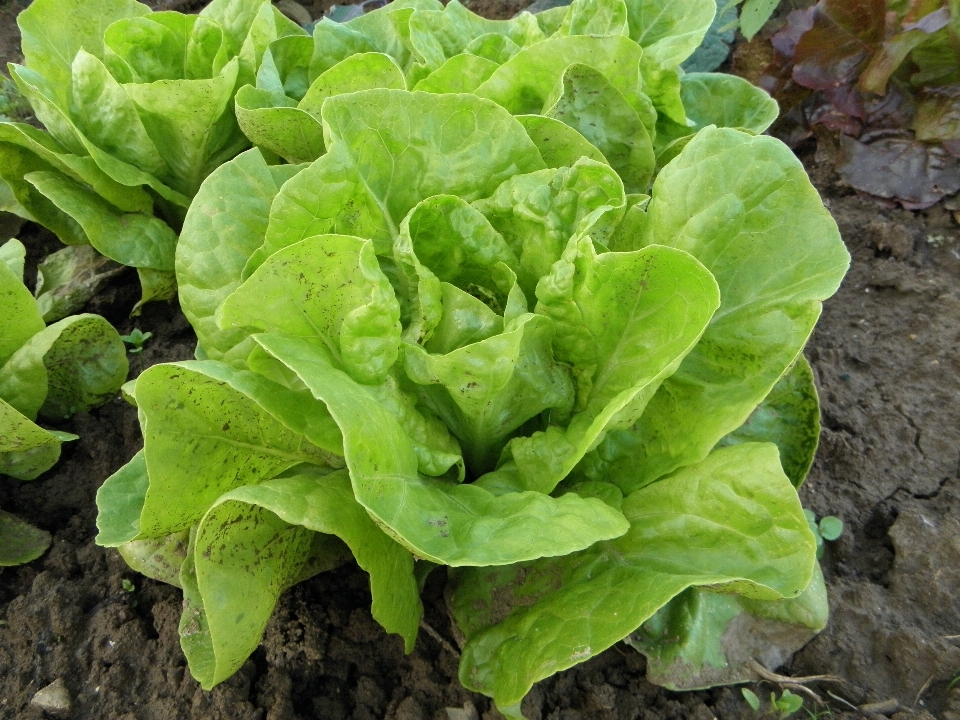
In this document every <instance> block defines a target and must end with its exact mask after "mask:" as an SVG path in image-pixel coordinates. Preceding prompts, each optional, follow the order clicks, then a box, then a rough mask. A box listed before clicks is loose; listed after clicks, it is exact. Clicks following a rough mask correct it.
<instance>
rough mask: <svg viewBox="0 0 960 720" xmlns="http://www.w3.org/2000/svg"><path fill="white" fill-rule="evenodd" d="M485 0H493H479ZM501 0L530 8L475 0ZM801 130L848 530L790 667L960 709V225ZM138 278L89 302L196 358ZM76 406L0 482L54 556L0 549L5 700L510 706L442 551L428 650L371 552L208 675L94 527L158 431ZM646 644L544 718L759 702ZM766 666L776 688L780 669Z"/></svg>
mask: <svg viewBox="0 0 960 720" xmlns="http://www.w3.org/2000/svg"><path fill="white" fill-rule="evenodd" d="M481 2H482V3H492V0H478V2H477V3H476V4H475V5H474V7H475V8H477V9H481V8H479V4H480V3H481ZM15 6H16V3H13V2H7V3H4V4H2V5H0V56H2V57H3V58H4V59H8V58H12V57H15V56H16V55H17V48H16V41H15V32H13V33H11V31H10V28H9V17H8V15H10V14H11V13H10V12H9V10H10V8H11V7H15ZM496 7H499V8H501V10H502V12H501V13H500V14H501V15H502V16H506V15H509V14H512V12H513V6H512V5H511V6H510V7H509V8H506V9H505V10H504V9H503V8H504V5H503V3H500V4H499V5H496V6H494V5H493V4H490V5H489V6H488V5H487V4H485V5H484V6H483V8H482V9H484V11H485V12H486V14H488V15H491V14H494V13H493V12H492V9H495V8H496ZM11 38H14V40H11ZM798 152H799V155H800V157H801V159H802V160H803V161H804V163H805V164H806V166H807V168H808V170H809V172H810V173H811V177H812V179H813V181H814V184H815V185H816V186H817V187H818V189H819V190H820V192H821V193H822V195H823V197H824V201H825V203H826V204H827V205H828V207H829V208H830V210H831V211H832V213H833V215H834V217H835V218H836V220H837V222H838V223H839V225H840V229H841V232H842V234H843V237H844V239H845V241H846V243H847V245H848V247H849V249H850V252H851V254H852V256H853V263H852V267H851V270H850V273H849V274H848V276H847V278H846V280H845V281H844V283H843V286H842V287H841V289H840V291H839V292H838V293H837V295H836V296H835V297H834V298H832V299H831V300H829V301H828V302H827V303H826V304H825V306H824V311H823V316H822V318H821V321H820V323H819V325H818V326H817V329H816V331H815V333H814V336H813V338H812V340H811V342H810V344H809V346H808V348H807V351H806V354H807V357H808V358H809V360H810V362H811V364H812V366H813V368H814V370H815V374H816V378H817V381H818V385H819V388H820V396H821V402H822V406H823V425H824V428H823V436H822V439H821V444H820V449H819V451H818V454H817V459H816V462H815V464H814V467H813V470H812V472H811V474H810V477H809V479H808V480H807V482H806V484H805V485H804V487H803V489H802V491H801V496H802V499H803V502H804V505H805V506H809V507H810V508H812V509H813V510H814V511H815V512H816V513H817V514H818V515H827V514H832V515H838V516H839V517H841V518H842V519H843V520H844V522H845V523H846V529H845V531H844V533H843V535H842V536H841V538H840V539H839V540H838V541H836V542H834V543H828V546H827V548H826V554H825V556H824V558H823V568H824V573H825V576H826V579H827V585H828V588H829V592H830V602H831V609H832V616H831V620H830V624H829V625H828V627H827V628H826V630H824V632H823V633H821V634H820V635H819V636H818V637H817V638H816V639H814V640H813V641H812V642H811V643H810V644H809V645H807V647H805V648H804V649H803V650H802V651H801V652H799V653H798V654H797V655H796V656H795V657H794V659H793V660H792V662H791V663H790V664H788V665H787V666H785V667H783V668H780V672H781V673H783V674H787V675H794V676H799V675H814V674H832V675H835V676H838V677H839V678H840V679H841V680H842V682H840V683H835V684H824V683H819V684H815V685H814V686H813V687H814V688H815V689H816V691H817V692H818V694H819V695H821V697H823V698H824V699H825V700H827V705H826V706H817V705H814V704H813V703H812V702H809V701H808V703H807V707H809V708H811V709H817V710H829V711H830V712H831V713H832V716H834V717H838V718H848V719H849V718H854V717H859V716H860V714H859V713H856V712H853V711H852V710H851V708H852V707H853V706H861V705H864V704H866V703H878V702H883V701H891V702H887V703H886V705H884V706H874V708H872V709H875V710H881V711H882V712H883V713H884V714H886V715H892V716H893V717H894V718H896V720H907V718H930V717H931V716H932V717H935V718H943V720H960V683H957V681H956V679H957V676H958V673H960V635H958V634H960V227H958V225H957V223H956V221H955V220H954V219H953V218H952V217H951V216H950V214H949V213H948V212H946V211H945V210H942V209H940V208H933V209H931V210H928V211H923V212H910V211H905V210H899V209H890V208H882V207H880V206H878V205H877V204H875V203H874V202H873V201H872V200H869V199H865V198H861V197H859V196H857V195H856V194H854V193H853V192H852V191H851V190H849V189H848V188H845V187H843V186H842V184H841V183H840V181H839V178H838V177H837V175H836V173H835V172H834V171H833V165H832V162H831V158H830V157H829V152H828V148H821V149H820V151H819V155H818V153H817V151H816V147H815V145H814V144H812V143H810V144H808V145H806V146H804V147H801V148H800V149H799V151H798ZM20 237H21V239H22V240H24V242H25V243H26V244H27V245H28V248H29V251H30V255H29V258H28V264H29V267H30V268H35V266H36V263H37V262H38V261H39V259H41V258H42V257H43V256H44V255H46V254H47V253H49V252H52V251H53V250H55V249H56V247H57V241H56V239H55V238H53V237H52V236H50V235H49V234H48V233H45V232H43V231H40V230H39V229H38V228H37V227H36V226H31V225H27V226H26V227H25V228H24V230H23V232H22V233H21V236H20ZM31 275H32V271H31V270H28V277H30V276H31ZM136 298H137V286H136V278H135V275H134V274H133V273H126V274H124V275H123V276H122V277H121V278H119V280H118V281H116V282H115V284H114V285H113V286H111V287H110V288H109V290H108V291H107V292H105V293H103V294H102V295H100V296H98V297H97V298H96V299H95V300H94V301H93V302H91V303H90V305H89V306H88V307H87V308H86V310H87V311H89V312H98V313H101V314H103V315H105V316H106V317H107V318H108V319H109V320H110V321H111V322H113V323H114V324H115V325H116V326H117V327H118V328H119V329H120V330H121V331H122V332H129V331H130V330H131V329H132V328H133V327H139V328H141V329H143V330H145V331H146V330H149V331H152V332H153V334H154V338H153V339H152V340H151V341H149V342H148V343H147V344H146V346H145V348H144V350H143V353H142V354H140V355H132V356H131V377H135V376H136V375H137V374H138V373H139V372H141V371H142V370H143V369H144V368H146V367H148V366H150V365H152V364H154V363H157V362H163V361H169V360H180V359H186V358H190V357H191V356H192V352H193V347H194V343H195V338H194V337H193V333H192V330H191V329H190V327H189V325H188V324H187V322H186V321H185V319H184V318H183V315H182V314H181V313H180V312H179V309H178V308H177V306H176V304H175V303H170V304H167V303H159V304H156V303H155V304H152V305H148V306H147V307H146V308H145V309H144V313H143V315H142V316H140V317H139V318H134V319H131V318H129V317H128V313H129V311H130V309H131V308H132V306H133V304H134V302H135V301H136ZM63 429H65V430H69V431H70V432H74V433H76V434H78V435H79V436H80V440H78V441H77V442H75V443H70V444H68V445H66V446H65V450H64V453H63V457H62V459H61V461H60V463H59V464H58V465H57V466H56V467H54V468H53V469H52V470H51V471H49V472H48V473H46V474H45V475H43V476H41V477H40V478H39V479H37V480H35V481H33V482H31V483H19V482H16V481H10V480H6V481H4V482H2V483H0V507H3V508H4V509H5V510H8V511H11V512H14V513H16V514H18V515H20V516H21V517H23V518H25V519H26V520H28V521H30V522H32V523H34V524H35V525H38V526H39V527H42V528H44V529H46V530H48V531H49V532H51V533H52V534H53V538H54V539H53V545H52V547H51V549H50V550H49V552H47V553H46V554H45V555H44V556H43V557H41V558H40V559H39V560H37V561H35V562H33V563H30V564H29V565H26V566H23V567H20V568H8V569H4V570H0V620H2V622H0V718H2V719H7V718H11V719H12V718H17V719H21V718H22V719H23V720H39V718H42V717H46V716H45V715H44V712H43V711H42V710H40V709H39V708H38V707H36V706H34V705H31V704H30V701H31V699H32V698H33V697H34V696H35V694H36V693H37V692H38V691H39V690H41V689H42V688H45V687H46V686H48V685H50V684H51V683H53V682H54V681H57V680H60V681H62V683H63V685H64V686H65V688H66V690H67V692H68V694H69V697H70V699H71V703H72V706H71V709H70V710H69V711H65V712H63V713H62V714H61V717H69V718H77V719H84V720H85V719H91V720H94V719H96V720H100V719H103V720H107V719H110V720H168V719H170V718H184V719H185V718H196V719H201V718H202V719H204V720H247V719H249V720H254V719H256V720H295V719H298V720H308V719H313V718H316V719H319V720H346V719H348V718H350V719H355V720H368V719H370V720H372V719H381V718H385V719H387V720H448V719H451V720H467V719H470V718H472V719H474V720H480V719H481V718H482V719H483V720H495V718H499V714H498V713H496V711H494V710H493V709H492V707H491V704H490V702H489V701H488V700H487V699H486V698H484V697H481V696H478V695H475V694H473V693H470V692H467V691H466V690H464V689H463V688H462V687H461V686H460V685H459V683H458V681H457V676H456V670H457V660H458V658H457V657H456V651H455V650H454V647H455V643H454V642H453V634H452V632H451V629H450V620H449V616H448V614H447V612H446V610H445V609H444V603H443V585H444V575H443V572H442V571H438V572H435V573H434V574H433V575H431V577H430V579H429V581H428V583H427V587H426V591H425V605H426V615H425V622H426V624H427V626H428V627H429V631H425V632H423V633H421V636H420V638H419V640H418V642H417V646H416V648H415V650H414V652H413V653H412V654H411V655H409V656H405V655H404V654H403V648H402V644H401V642H400V640H399V639H397V638H396V637H392V636H387V635H386V633H385V632H384V631H383V630H382V629H381V628H380V626H379V625H377V623H376V622H374V621H373V619H372V618H371V616H370V611H369V607H370V597H369V592H368V589H367V580H366V575H365V574H364V573H363V572H362V571H361V570H359V568H357V567H356V566H355V565H352V564H351V565H347V566H344V567H341V568H340V569H338V570H335V571H332V572H329V573H325V574H323V575H320V576H318V577H315V578H314V579H312V580H310V581H308V582H305V583H302V584H301V585H298V586H296V587H295V588H293V589H291V590H290V591H288V592H287V593H285V594H284V595H283V596H282V597H281V599H280V602H279V604H278V606H277V609H276V612H275V613H274V616H273V619H272V620H271V621H270V624H269V626H268V627H267V631H266V634H265V636H264V639H263V643H262V644H261V646H260V648H259V649H258V650H257V651H256V652H255V653H254V654H253V656H252V657H251V658H250V660H248V661H247V663H246V664H245V665H244V666H243V668H242V669H241V670H240V672H238V673H237V674H236V675H235V676H234V677H233V678H231V679H230V680H228V681H227V682H225V683H223V684H222V685H220V686H218V687H217V688H216V689H214V690H213V691H211V692H205V691H203V690H202V689H201V688H200V687H199V685H198V684H197V683H196V682H195V681H194V680H193V679H192V678H191V677H190V674H189V672H188V670H187V668H186V663H185V660H184V658H183V655H182V653H181V651H180V647H179V641H178V635H177V623H178V619H179V615H180V606H181V595H180V591H179V590H178V589H176V588H173V587H170V586H166V585H163V584H161V583H157V582H154V581H151V580H149V579H146V578H144V577H142V576H139V575H137V574H136V573H134V572H132V571H130V570H129V569H128V568H127V566H126V565H125V563H124V562H123V560H122V559H121V558H120V557H119V555H118V554H117V553H116V552H115V551H112V550H105V549H103V548H99V547H97V546H96V545H94V543H93V538H94V536H95V534H96V528H95V517H96V508H95V504H94V497H95V494H96V491H97V488H98V487H99V485H100V484H101V483H102V482H103V480H104V478H106V477H107V476H108V475H109V474H111V473H112V472H113V471H114V470H116V469H117V468H118V467H120V466H121V465H122V464H123V463H124V462H125V461H126V460H127V459H129V458H130V457H131V456H132V455H133V454H134V453H135V452H136V451H137V449H139V447H140V445H141V443H142V441H141V438H140V432H139V426H138V423H137V418H136V411H135V409H134V408H132V407H130V406H129V405H127V404H126V403H124V402H123V401H121V400H119V399H118V400H116V401H114V402H112V403H109V404H107V405H105V406H103V407H101V408H99V409H97V410H95V411H93V412H90V413H81V414H79V415H77V416H75V417H74V418H72V419H71V420H70V421H69V422H67V423H65V424H64V425H63ZM124 581H128V582H129V583H132V585H133V589H132V590H128V589H125V588H124ZM129 587H130V586H129V584H128V585H127V588H129ZM644 667H645V663H644V660H643V658H642V656H640V655H639V654H637V653H636V652H635V651H633V650H632V649H630V648H629V647H627V646H625V645H622V644H620V645H617V646H615V647H613V648H611V649H609V650H608V651H606V652H605V653H603V654H601V655H599V656H598V657H595V658H593V659H592V660H590V661H588V662H586V663H584V664H582V665H580V666H578V667H576V668H574V669H572V670H569V671H567V672H564V673H561V674H560V675H557V676H554V677H553V678H550V679H548V680H545V681H543V682H541V683H539V684H538V685H537V686H536V687H535V688H534V690H533V692H531V694H530V695H529V696H528V698H527V700H526V701H525V703H524V706H523V707H524V711H525V712H526V714H527V716H528V717H529V718H530V720H588V719H597V720H614V719H616V720H627V719H629V720H638V719H639V720H673V719H676V720H686V719H690V720H710V719H711V718H720V719H721V720H724V719H726V718H732V719H734V720H737V719H741V718H743V719H746V718H756V717H757V715H756V714H755V713H754V712H753V711H752V710H750V708H749V707H748V706H747V704H746V703H745V702H744V700H743V698H742V696H741V693H740V690H739V689H738V688H720V689H714V690H711V691H703V692H692V693H673V692H669V691H666V690H663V689H662V688H659V687H656V686H653V685H651V684H649V683H647V682H646V681H645V680H644ZM752 687H753V689H754V691H755V692H757V693H758V694H759V695H760V696H761V697H769V693H770V692H771V690H773V689H775V687H774V686H773V685H771V684H761V685H759V686H752ZM828 691H829V692H830V693H832V695H828V694H827V692H828ZM448 708H450V709H458V710H447V709H448ZM868 709H870V708H868Z"/></svg>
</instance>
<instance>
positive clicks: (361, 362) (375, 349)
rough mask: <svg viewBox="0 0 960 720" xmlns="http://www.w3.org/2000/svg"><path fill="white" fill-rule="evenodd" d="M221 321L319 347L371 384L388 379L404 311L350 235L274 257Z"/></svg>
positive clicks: (227, 305) (369, 250)
mask: <svg viewBox="0 0 960 720" xmlns="http://www.w3.org/2000/svg"><path fill="white" fill-rule="evenodd" d="M318 259H320V261H319V264H318ZM218 321H219V323H220V327H221V328H237V329H239V328H242V327H246V328H250V331H251V332H263V331H267V332H280V333H284V334H287V335H290V336H293V337H298V338H309V339H312V340H314V341H317V342H320V343H322V344H323V346H324V347H325V348H326V349H327V350H328V351H329V352H330V353H331V355H333V357H334V358H336V360H337V363H338V364H342V366H343V367H344V368H345V369H346V370H347V372H349V373H350V375H351V376H352V377H353V378H354V379H355V380H357V381H358V382H363V383H367V384H370V385H375V384H377V383H379V382H381V381H382V380H383V379H384V377H385V376H386V374H387V371H388V370H389V369H390V367H391V366H392V365H393V364H394V363H395V362H396V360H397V357H398V353H399V347H400V329H401V328H400V306H399V305H398V303H397V299H396V297H395V295H394V293H393V287H392V286H391V285H390V281H389V280H387V278H386V276H385V275H384V274H383V272H381V270H380V266H379V264H378V263H377V258H376V255H375V254H374V252H373V244H372V243H371V242H370V241H368V240H361V239H359V238H355V237H349V236H346V235H319V236H317V237H313V238H309V239H307V240H303V241H301V242H299V243H297V244H295V245H291V246H289V247H286V248H284V249H283V250H280V251H279V252H277V253H274V254H273V255H271V256H270V257H269V258H268V259H267V261H266V262H265V263H264V264H263V265H261V266H260V267H259V268H258V269H257V270H256V272H254V273H253V275H251V276H250V277H249V278H248V279H247V280H246V282H244V283H243V285H241V286H240V287H239V288H237V289H236V290H235V291H234V293H233V294H232V295H230V296H229V297H228V298H227V299H226V300H225V301H224V302H223V304H222V305H221V306H220V310H219V315H218Z"/></svg>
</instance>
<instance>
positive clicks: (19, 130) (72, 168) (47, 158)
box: [0, 123, 153, 242]
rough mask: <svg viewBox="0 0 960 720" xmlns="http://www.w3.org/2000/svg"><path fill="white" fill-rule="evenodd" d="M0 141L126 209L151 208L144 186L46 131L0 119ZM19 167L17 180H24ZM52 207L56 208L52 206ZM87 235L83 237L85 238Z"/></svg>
mask: <svg viewBox="0 0 960 720" xmlns="http://www.w3.org/2000/svg"><path fill="white" fill-rule="evenodd" d="M0 142H2V143H11V144H13V145H17V146H19V147H21V148H23V149H24V150H26V151H29V152H30V153H33V154H34V155H36V156H37V157H38V158H39V159H40V160H42V161H44V162H45V163H47V164H48V165H49V166H50V167H49V168H48V167H46V166H38V167H36V168H33V169H44V170H48V169H54V170H59V171H60V172H62V173H63V174H65V175H67V176H68V177H70V178H72V179H73V180H77V181H79V182H82V183H86V184H88V185H89V186H90V187H92V188H93V189H94V190H95V191H96V192H97V193H98V194H99V195H100V196H101V197H102V198H103V199H105V200H106V201H107V202H109V203H111V204H112V205H115V206H117V207H118V208H119V209H121V210H124V211H126V212H145V213H149V212H153V200H152V199H151V198H150V195H148V194H147V193H146V192H145V191H144V190H143V188H140V187H129V186H126V185H121V184H120V183H118V182H117V181H116V180H113V179H112V178H111V177H110V176H109V175H107V174H106V173H105V172H104V171H103V170H101V169H100V168H99V166H98V165H97V163H96V162H94V160H93V158H90V157H80V156H78V155H71V154H69V153H68V152H67V151H66V150H65V149H64V148H63V147H62V146H61V145H60V144H59V143H58V142H57V141H56V140H54V139H53V138H52V137H51V136H50V135H49V134H47V133H45V132H43V131H42V130H38V129H37V128H35V127H33V126H32V125H25V124H23V123H0ZM24 172H30V171H29V170H24V171H21V173H20V175H21V177H20V178H18V181H19V182H20V183H21V184H23V185H27V187H31V188H32V186H29V185H28V184H27V183H24V182H23V180H22V175H23V173H24ZM51 208H52V209H53V210H56V208H54V207H53V206H51ZM85 241H86V239H85V238H84V242H85Z"/></svg>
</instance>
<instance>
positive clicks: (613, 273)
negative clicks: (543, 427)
mask: <svg viewBox="0 0 960 720" xmlns="http://www.w3.org/2000/svg"><path fill="white" fill-rule="evenodd" d="M537 297H538V299H539V301H540V302H539V303H538V304H537V312H538V313H542V314H544V315H546V316H547V317H549V318H551V319H552V320H553V321H554V326H555V327H556V337H555V340H554V349H555V353H556V357H557V359H558V360H559V361H561V362H563V363H567V364H568V365H570V366H571V367H572V369H573V374H574V377H575V378H576V380H577V405H576V410H577V413H576V415H575V416H574V417H573V418H572V419H571V421H570V423H569V426H568V427H567V428H566V430H565V431H563V430H560V429H559V428H556V427H554V428H549V429H548V430H547V432H537V433H534V434H533V435H531V436H530V437H520V438H516V439H514V440H513V441H512V442H511V443H510V446H509V451H510V454H511V455H512V457H513V460H514V462H515V463H516V465H517V468H518V470H519V473H520V477H521V478H522V480H523V487H525V488H527V489H531V490H539V491H540V492H552V491H553V489H554V487H556V485H557V483H559V482H560V481H561V480H562V479H563V478H564V477H566V476H567V474H568V473H569V472H570V471H571V470H572V469H573V467H574V465H576V464H577V462H579V460H580V458H582V457H583V455H584V454H585V453H586V452H587V451H588V450H589V449H591V448H592V447H595V446H596V444H597V442H599V441H600V440H601V439H602V438H603V435H604V433H605V432H606V431H607V430H610V429H617V428H623V427H629V426H630V425H632V424H633V423H634V422H636V420H637V418H638V417H640V415H641V414H642V413H643V411H644V408H645V407H646V404H647V402H648V401H649V399H650V398H651V397H652V396H653V394H654V392H656V390H657V388H658V387H659V386H660V383H661V382H662V381H663V380H664V379H665V378H667V377H669V376H670V375H672V374H673V373H674V372H675V371H676V369H677V367H678V366H679V365H680V362H681V361H682V360H683V358H684V357H685V356H686V355H687V353H689V352H690V351H691V349H693V347H694V346H695V345H696V343H697V342H698V341H699V340H700V337H701V335H702V334H703V331H704V330H705V329H706V327H707V323H708V322H709V321H710V318H711V316H712V315H713V312H714V310H716V309H717V307H718V306H719V304H720V293H719V289H718V288H717V284H716V282H715V281H714V279H713V277H712V276H711V275H710V273H709V272H707V270H706V269H705V268H704V267H703V266H702V265H701V264H700V263H698V262H697V261H696V260H695V259H693V258H692V257H690V256H689V255H688V254H687V253H684V252H678V251H676V250H672V249H669V248H665V247H659V246H656V245H654V246H650V247H647V248H645V249H643V250H639V251H636V252H632V253H603V254H601V255H597V254H596V250H595V248H594V246H593V243H592V242H591V241H590V240H589V239H588V238H582V239H580V240H579V241H573V242H571V244H570V247H569V248H568V249H567V251H566V252H565V253H564V256H563V259H562V260H561V261H560V262H558V263H557V264H556V265H554V268H553V272H552V273H551V274H550V275H549V276H547V277H545V278H544V279H543V280H541V282H540V284H539V285H538V286H537ZM611 307H619V308H621V311H620V312H618V313H616V314H611V313H610V308H611Z"/></svg>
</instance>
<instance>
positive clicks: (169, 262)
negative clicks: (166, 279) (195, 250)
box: [25, 172, 177, 272]
mask: <svg viewBox="0 0 960 720" xmlns="http://www.w3.org/2000/svg"><path fill="white" fill-rule="evenodd" d="M25 179H26V180H27V181H28V182H29V183H30V184H31V185H33V186H34V187H35V188H37V190H39V191H40V192H41V193H43V194H44V195H45V196H46V197H48V198H49V199H50V200H51V201H52V202H54V203H55V204H56V206H57V207H58V208H60V210H62V211H63V212H65V213H67V214H68V215H69V216H70V217H72V218H73V219H74V220H76V222H77V223H79V225H80V226H81V227H82V228H83V232H84V233H85V234H86V235H87V237H88V238H89V239H90V244H91V245H93V246H94V247H95V248H96V249H97V250H98V251H99V252H100V253H101V254H103V255H106V256H107V257H108V258H110V259H111V260H115V261H116V262H118V263H120V264H121V265H128V266H132V267H143V268H150V269H153V270H163V271H168V272H169V271H171V270H173V258H174V252H175V249H176V246H177V234H176V233H175V232H174V231H173V230H172V229H171V228H170V226H169V225H167V224H166V223H165V222H163V221H162V220H160V219H159V218H156V217H153V216H152V215H146V214H144V213H123V212H121V211H119V210H117V209H116V208H115V207H113V206H111V205H110V204H109V203H107V202H106V201H105V200H104V199H103V198H101V197H100V196H99V195H97V194H96V193H95V192H93V191H91V190H88V189H87V188H85V187H83V186H81V185H78V184H77V183H75V182H73V181H72V180H70V179H68V178H67V177H65V176H64V175H61V174H60V173H54V172H32V173H29V174H28V175H26V176H25Z"/></svg>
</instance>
